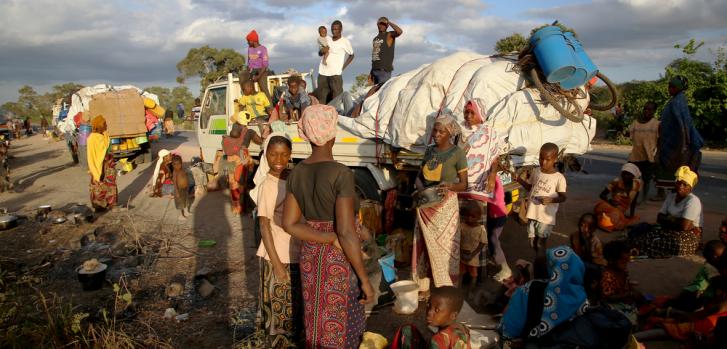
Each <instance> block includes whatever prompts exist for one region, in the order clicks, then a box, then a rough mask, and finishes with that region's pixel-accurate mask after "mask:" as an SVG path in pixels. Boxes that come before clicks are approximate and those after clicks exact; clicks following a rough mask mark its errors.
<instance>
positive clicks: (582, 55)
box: [563, 32, 598, 84]
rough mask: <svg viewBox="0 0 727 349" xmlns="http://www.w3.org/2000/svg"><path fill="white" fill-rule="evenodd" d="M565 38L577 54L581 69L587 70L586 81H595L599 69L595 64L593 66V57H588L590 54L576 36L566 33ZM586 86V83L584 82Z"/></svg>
mask: <svg viewBox="0 0 727 349" xmlns="http://www.w3.org/2000/svg"><path fill="white" fill-rule="evenodd" d="M563 35H564V36H565V39H566V40H568V42H570V45H571V47H573V52H574V53H575V57H576V59H577V60H578V61H579V62H578V63H580V64H581V65H580V68H583V69H585V70H586V74H587V75H586V81H588V80H591V79H593V77H594V76H596V74H598V67H596V65H595V64H593V61H591V57H588V54H587V53H586V51H585V50H584V49H583V45H582V44H581V41H580V40H578V39H577V38H576V37H575V35H573V33H571V32H565V33H563ZM584 84H585V82H584Z"/></svg>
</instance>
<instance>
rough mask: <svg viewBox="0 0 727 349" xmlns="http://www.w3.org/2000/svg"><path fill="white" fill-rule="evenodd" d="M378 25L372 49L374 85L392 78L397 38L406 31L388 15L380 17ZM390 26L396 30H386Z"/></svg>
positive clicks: (372, 77)
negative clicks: (390, 19) (387, 16)
mask: <svg viewBox="0 0 727 349" xmlns="http://www.w3.org/2000/svg"><path fill="white" fill-rule="evenodd" d="M376 26H377V27H378V28H379V34H378V35H376V36H375V37H374V41H373V48H372V50H371V79H372V80H373V82H374V85H378V84H383V83H385V82H386V81H387V80H389V79H390V78H391V72H392V71H393V70H394V47H395V46H396V38H397V37H399V36H400V35H401V34H402V33H403V32H404V31H403V30H401V28H399V26H398V25H396V24H394V23H393V22H390V21H389V19H388V18H386V17H381V18H379V20H378V21H377V22H376ZM389 26H391V29H394V31H386V29H387V28H388V27H389Z"/></svg>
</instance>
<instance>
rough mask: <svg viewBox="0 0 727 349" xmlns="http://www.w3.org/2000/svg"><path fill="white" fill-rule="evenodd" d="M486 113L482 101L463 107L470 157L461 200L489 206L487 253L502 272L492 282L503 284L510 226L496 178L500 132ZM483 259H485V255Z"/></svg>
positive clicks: (499, 183) (506, 269)
mask: <svg viewBox="0 0 727 349" xmlns="http://www.w3.org/2000/svg"><path fill="white" fill-rule="evenodd" d="M484 110H485V103H484V101H483V100H482V99H480V98H475V99H473V100H470V101H468V102H467V103H466V104H465V105H464V121H465V128H464V130H463V134H465V135H466V139H465V142H464V150H465V152H466V153H467V182H468V187H467V191H465V192H460V193H459V196H460V197H462V198H465V199H471V200H477V201H481V202H486V203H487V223H486V230H487V240H488V244H487V249H488V251H489V255H490V256H492V257H493V259H494V261H495V263H496V264H497V265H499V266H500V271H499V272H498V273H497V274H495V275H494V276H493V278H494V279H495V280H497V281H503V280H505V279H507V278H509V277H510V276H512V271H511V270H510V266H509V265H508V264H507V259H506V258H505V252H504V251H503V249H502V244H501V243H500V235H501V234H502V231H503V229H504V228H505V223H506V222H507V206H505V190H504V188H503V186H502V181H501V180H500V176H498V174H497V172H498V170H499V168H500V166H499V163H498V155H499V154H498V152H499V150H500V142H499V140H498V135H497V132H495V130H493V129H492V128H490V127H489V126H488V125H485V115H484V112H483V111H484ZM480 256H481V258H480V259H483V258H482V257H483V255H480ZM482 262H484V261H482ZM483 265H484V264H483Z"/></svg>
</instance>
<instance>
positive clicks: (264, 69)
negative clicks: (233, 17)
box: [240, 30, 271, 100]
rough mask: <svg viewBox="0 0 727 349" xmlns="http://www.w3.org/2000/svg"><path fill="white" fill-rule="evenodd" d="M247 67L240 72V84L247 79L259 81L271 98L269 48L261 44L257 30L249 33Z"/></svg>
mask: <svg viewBox="0 0 727 349" xmlns="http://www.w3.org/2000/svg"><path fill="white" fill-rule="evenodd" d="M246 39H247V45H248V48H247V69H246V70H243V71H242V73H241V74H240V84H242V82H243V81H245V80H252V81H253V82H257V84H258V87H259V88H260V91H261V92H263V93H265V96H267V97H268V100H271V99H270V92H269V91H268V49H267V48H266V47H265V46H263V45H260V37H259V36H258V34H257V32H256V31H255V30H253V31H251V32H250V33H249V34H247V37H246Z"/></svg>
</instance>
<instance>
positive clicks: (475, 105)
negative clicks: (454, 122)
mask: <svg viewBox="0 0 727 349" xmlns="http://www.w3.org/2000/svg"><path fill="white" fill-rule="evenodd" d="M481 106H482V107H484V106H485V104H484V102H482V99H480V98H475V99H471V100H469V101H467V103H465V105H464V110H471V111H472V112H474V113H475V117H476V118H478V119H480V123H483V122H485V118H484V117H483V115H482V109H483V108H481ZM465 122H466V121H465ZM467 126H468V127H472V125H469V124H468V125H467Z"/></svg>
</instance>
